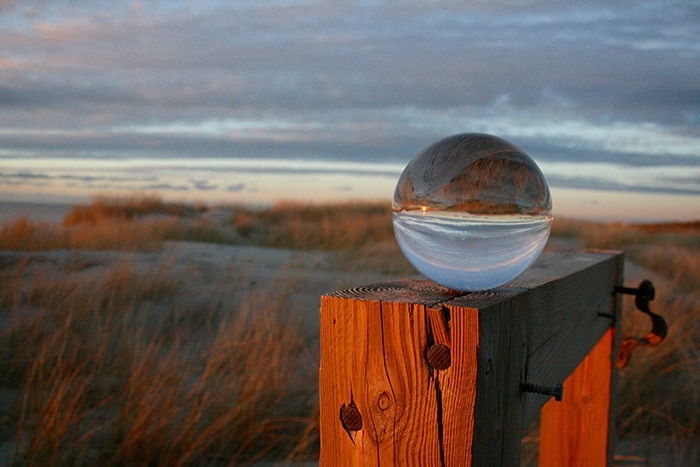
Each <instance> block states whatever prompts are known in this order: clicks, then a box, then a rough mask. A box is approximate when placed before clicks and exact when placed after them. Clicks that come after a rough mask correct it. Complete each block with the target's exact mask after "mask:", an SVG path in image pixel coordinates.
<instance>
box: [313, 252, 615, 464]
mask: <svg viewBox="0 0 700 467" xmlns="http://www.w3.org/2000/svg"><path fill="white" fill-rule="evenodd" d="M621 284H622V254H621V253H617V252H585V253H548V254H544V255H542V257H541V258H540V259H539V261H538V262H537V263H536V264H535V265H534V266H533V267H532V268H531V269H530V270H528V271H527V272H526V273H525V274H523V275H522V276H520V277H519V278H517V279H516V280H514V281H512V282H510V283H508V284H507V285H506V286H504V287H501V288H499V289H496V290H492V291H489V292H480V293H470V294H461V295H453V294H451V293H450V291H448V290H446V289H444V288H441V287H439V286H437V285H435V284H433V283H431V282H429V281H426V280H401V281H396V282H388V283H381V284H375V285H371V286H367V287H359V288H354V289H349V290H344V291H338V292H333V293H330V294H327V295H324V296H323V297H322V299H321V368H320V404H321V421H320V424H321V426H320V431H321V465H323V466H328V467H330V466H344V465H356V466H372V465H375V466H377V465H381V466H390V465H397V466H398V465H401V466H403V465H421V466H422V465H426V466H429V465H436V466H437V465H447V466H457V465H459V466H461V465H466V466H468V465H478V466H482V465H483V466H510V465H518V464H519V461H520V437H521V429H522V427H523V425H524V424H526V423H528V422H529V421H531V420H533V419H534V418H535V417H536V416H537V415H538V414H539V412H540V409H541V408H542V406H543V405H545V403H547V401H548V400H549V399H551V396H549V395H546V394H540V393H533V392H528V390H529V391H532V390H536V391H537V390H539V391H545V392H553V390H554V388H556V386H557V384H560V383H564V398H563V402H561V403H556V402H549V403H547V405H546V406H545V409H544V410H543V415H542V428H541V440H542V443H541V455H540V457H541V461H540V462H541V465H546V466H550V465H605V464H606V463H607V464H610V465H611V463H610V459H611V457H612V453H611V447H612V433H613V430H612V427H613V426H614V424H613V417H612V413H613V410H612V408H613V407H612V406H613V404H614V396H613V395H614V391H615V387H614V386H615V370H614V365H613V359H612V353H613V351H614V348H615V333H614V327H615V323H616V322H619V320H618V319H616V318H617V317H618V314H619V313H618V312H619V299H618V298H616V297H615V296H614V295H613V289H614V288H615V286H617V285H621ZM554 392H555V391H554Z"/></svg>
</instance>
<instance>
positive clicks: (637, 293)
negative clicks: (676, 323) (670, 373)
mask: <svg viewBox="0 0 700 467" xmlns="http://www.w3.org/2000/svg"><path fill="white" fill-rule="evenodd" d="M615 293H622V294H628V295H634V304H635V305H636V307H637V309H638V310H639V311H641V312H642V313H645V314H647V315H649V318H650V319H651V331H650V332H649V333H647V335H645V336H644V337H626V338H624V339H622V342H621V343H620V350H619V351H618V352H617V357H616V359H615V360H616V362H615V363H616V365H617V367H618V368H624V367H626V366H627V364H628V363H629V360H630V357H631V356H632V351H633V350H634V349H635V348H637V347H644V346H654V345H658V344H659V343H660V342H661V341H663V340H664V339H665V338H666V334H667V332H668V325H667V324H666V320H665V319H664V318H663V317H662V316H661V315H658V314H656V313H654V312H652V311H651V309H650V308H649V302H650V301H651V300H654V296H655V295H656V291H655V290H654V284H652V283H651V281H650V280H643V281H642V282H641V283H640V284H639V287H638V288H636V289H634V288H631V287H615Z"/></svg>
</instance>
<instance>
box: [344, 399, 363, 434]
mask: <svg viewBox="0 0 700 467" xmlns="http://www.w3.org/2000/svg"><path fill="white" fill-rule="evenodd" d="M340 421H341V422H342V424H343V427H345V429H346V430H348V431H359V430H361V429H362V415H361V414H360V411H359V410H358V409H357V407H355V404H353V403H352V402H351V403H350V405H345V404H343V406H342V407H341V408H340Z"/></svg>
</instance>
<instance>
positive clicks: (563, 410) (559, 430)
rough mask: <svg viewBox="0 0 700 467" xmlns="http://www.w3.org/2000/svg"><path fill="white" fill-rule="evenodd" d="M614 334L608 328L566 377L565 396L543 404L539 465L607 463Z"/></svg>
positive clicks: (541, 466)
mask: <svg viewBox="0 0 700 467" xmlns="http://www.w3.org/2000/svg"><path fill="white" fill-rule="evenodd" d="M614 336H615V330H614V329H610V330H608V332H606V333H605V334H604V335H603V337H602V338H601V340H600V341H599V342H598V344H596V346H595V347H594V348H593V350H592V351H591V352H590V353H589V354H588V356H587V357H586V358H584V359H583V361H582V362H581V363H580V364H579V365H578V367H576V370H574V372H573V373H572V374H571V375H570V376H569V377H568V378H567V379H566V381H565V382H564V400H563V401H562V402H555V401H550V402H547V404H545V406H544V407H543V408H542V417H541V419H540V461H539V465H540V467H559V466H562V465H566V466H572V467H576V466H581V467H583V466H605V465H609V463H608V462H609V460H608V451H609V442H608V438H609V431H610V426H611V425H610V423H609V416H610V407H611V405H610V403H611V399H612V394H611V392H612V388H611V378H612V372H613V371H614V369H613V368H614V365H613V360H612V356H613V355H614V354H613V345H614V339H615V337H614Z"/></svg>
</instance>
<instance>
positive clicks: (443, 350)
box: [426, 344, 451, 370]
mask: <svg viewBox="0 0 700 467" xmlns="http://www.w3.org/2000/svg"><path fill="white" fill-rule="evenodd" d="M426 358H427V359H428V363H430V366H432V367H433V368H435V369H436V370H446V369H448V368H449V367H450V363H451V361H450V348H449V347H448V346H446V345H445V344H435V345H432V346H430V348H429V349H428V351H427V352H426Z"/></svg>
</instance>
